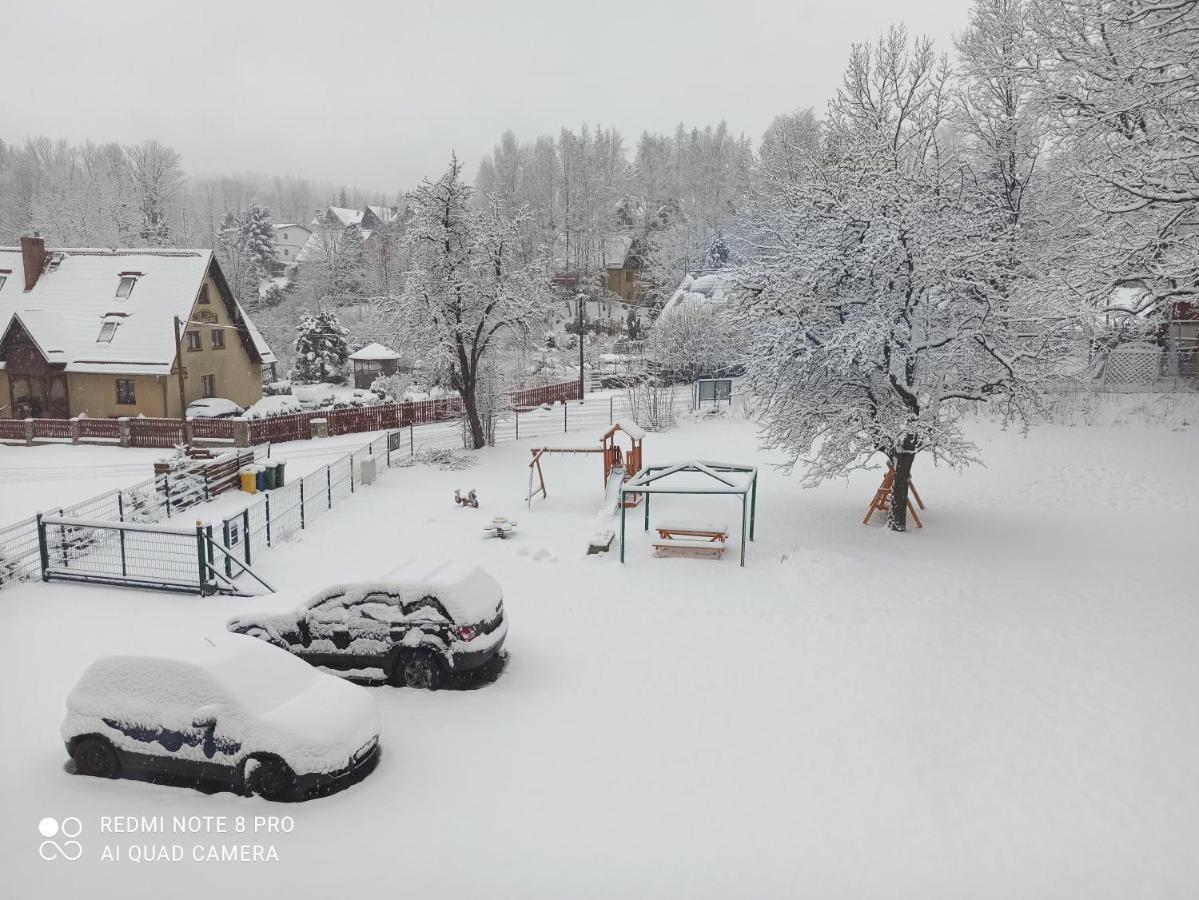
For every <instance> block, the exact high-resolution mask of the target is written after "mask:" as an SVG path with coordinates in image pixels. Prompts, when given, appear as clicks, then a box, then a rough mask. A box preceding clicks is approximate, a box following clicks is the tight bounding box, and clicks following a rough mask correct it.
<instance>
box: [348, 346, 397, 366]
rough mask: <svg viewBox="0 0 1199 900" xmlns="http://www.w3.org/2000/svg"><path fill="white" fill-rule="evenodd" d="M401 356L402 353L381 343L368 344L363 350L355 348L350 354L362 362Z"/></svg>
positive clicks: (351, 357)
mask: <svg viewBox="0 0 1199 900" xmlns="http://www.w3.org/2000/svg"><path fill="white" fill-rule="evenodd" d="M399 358H400V354H398V353H396V352H395V351H394V350H392V349H391V348H390V347H384V346H383V345H382V344H379V343H374V344H367V345H366V346H365V347H363V348H362V349H361V350H355V351H354V352H353V353H351V354H350V359H355V360H358V361H360V362H373V361H375V360H384V359H399Z"/></svg>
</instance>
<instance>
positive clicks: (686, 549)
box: [654, 540, 725, 559]
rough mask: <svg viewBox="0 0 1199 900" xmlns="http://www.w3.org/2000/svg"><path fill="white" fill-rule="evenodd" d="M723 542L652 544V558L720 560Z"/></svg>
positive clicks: (722, 552)
mask: <svg viewBox="0 0 1199 900" xmlns="http://www.w3.org/2000/svg"><path fill="white" fill-rule="evenodd" d="M724 549H725V547H724V541H718V540H708V541H680V540H667V541H655V542H654V556H696V557H705V556H706V557H710V558H713V559H720V558H721V557H722V556H724Z"/></svg>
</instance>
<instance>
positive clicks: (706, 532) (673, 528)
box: [655, 525, 729, 543]
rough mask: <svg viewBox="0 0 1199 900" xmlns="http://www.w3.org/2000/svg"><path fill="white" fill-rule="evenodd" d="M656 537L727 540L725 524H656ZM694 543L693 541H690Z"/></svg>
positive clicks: (727, 533)
mask: <svg viewBox="0 0 1199 900" xmlns="http://www.w3.org/2000/svg"><path fill="white" fill-rule="evenodd" d="M655 527H656V528H657V530H658V537H660V538H662V540H664V541H666V540H671V539H675V538H684V539H685V538H704V539H706V540H708V541H727V540H728V539H729V526H727V525H657V526H655ZM692 543H694V541H693V542H692Z"/></svg>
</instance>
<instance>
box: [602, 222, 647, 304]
mask: <svg viewBox="0 0 1199 900" xmlns="http://www.w3.org/2000/svg"><path fill="white" fill-rule="evenodd" d="M635 251H636V247H635V242H634V239H633V237H632V235H628V234H608V235H604V241H603V247H602V249H601V250H600V260H599V262H600V265H601V266H602V268H603V271H604V283H605V284H606V285H607V286H608V290H610V291H611V292H612V293H613V294H616V295H618V296H620V297H622V298H624V299H625V300H627V301H629V302H630V303H640V302H641V301H642V300H644V299H645V291H644V290H643V289H642V287H641V268H640V265H639V260H638V257H637V254H636V252H635Z"/></svg>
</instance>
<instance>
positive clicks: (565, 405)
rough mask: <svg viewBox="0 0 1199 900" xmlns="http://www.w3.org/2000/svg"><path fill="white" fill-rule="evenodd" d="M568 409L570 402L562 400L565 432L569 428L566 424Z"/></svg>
mask: <svg viewBox="0 0 1199 900" xmlns="http://www.w3.org/2000/svg"><path fill="white" fill-rule="evenodd" d="M568 409H570V404H568V403H567V402H566V401H565V400H563V401H562V431H563V433H565V432H566V431H567V430H568V429H567V424H566V411H567V410H568Z"/></svg>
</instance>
